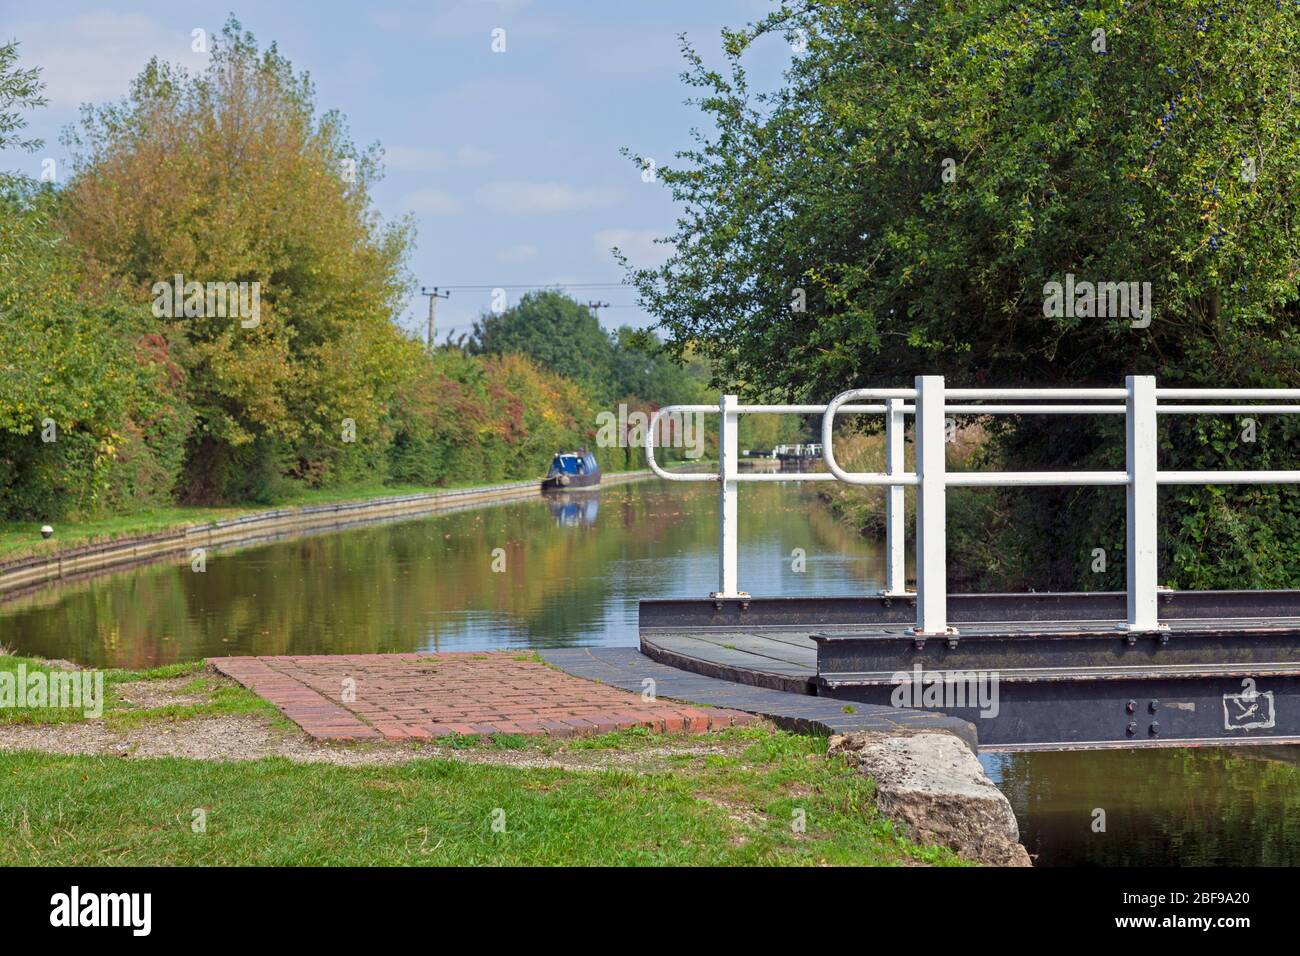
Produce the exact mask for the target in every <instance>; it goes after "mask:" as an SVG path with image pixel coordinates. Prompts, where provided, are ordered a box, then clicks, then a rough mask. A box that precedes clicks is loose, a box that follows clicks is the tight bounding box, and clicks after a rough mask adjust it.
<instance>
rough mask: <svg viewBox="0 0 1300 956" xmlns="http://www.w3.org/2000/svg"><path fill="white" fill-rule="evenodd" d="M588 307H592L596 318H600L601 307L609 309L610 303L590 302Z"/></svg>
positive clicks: (592, 312)
mask: <svg viewBox="0 0 1300 956" xmlns="http://www.w3.org/2000/svg"><path fill="white" fill-rule="evenodd" d="M587 308H589V309H591V314H592V315H594V316H595V317H596V318H598V319H599V318H600V310H601V309H608V308H609V303H608V302H588V303H587Z"/></svg>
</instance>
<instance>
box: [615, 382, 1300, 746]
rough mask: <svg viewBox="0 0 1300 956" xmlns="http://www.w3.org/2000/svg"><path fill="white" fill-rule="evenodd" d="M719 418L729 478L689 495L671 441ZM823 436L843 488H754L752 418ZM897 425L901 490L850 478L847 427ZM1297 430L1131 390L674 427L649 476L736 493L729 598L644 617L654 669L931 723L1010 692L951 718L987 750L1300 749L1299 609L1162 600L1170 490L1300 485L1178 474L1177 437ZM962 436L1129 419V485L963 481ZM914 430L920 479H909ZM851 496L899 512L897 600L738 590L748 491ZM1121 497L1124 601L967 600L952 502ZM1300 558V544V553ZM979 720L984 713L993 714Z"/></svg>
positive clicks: (1120, 595)
mask: <svg viewBox="0 0 1300 956" xmlns="http://www.w3.org/2000/svg"><path fill="white" fill-rule="evenodd" d="M674 413H678V414H680V413H716V414H718V415H719V456H718V457H719V464H718V469H717V471H716V472H703V473H701V472H694V473H680V472H676V473H670V472H667V471H664V470H663V468H662V467H660V465H659V464H658V463H657V462H656V461H655V458H654V436H655V433H656V425H657V422H658V419H659V418H660V417H661V416H663V415H666V414H674ZM790 413H793V414H800V415H820V416H821V417H822V436H821V437H822V440H821V446H822V448H821V452H822V456H823V458H824V461H825V463H826V469H827V470H826V471H824V472H797V473H791V472H741V471H740V470H739V467H738V455H737V424H738V420H739V417H740V416H741V415H746V414H790ZM849 414H854V415H881V416H883V418H884V434H885V470H884V471H883V472H879V473H876V472H849V471H845V470H844V468H842V467H841V466H840V464H839V462H838V461H837V460H836V458H835V450H834V435H833V431H834V425H835V421H836V418H837V416H839V415H849ZM1294 414H1300V389H1220V388H1161V387H1158V386H1157V384H1156V380H1155V378H1154V377H1153V376H1145V375H1134V376H1129V377H1128V378H1126V379H1125V384H1124V387H1123V388H1002V389H999V388H947V387H946V386H945V384H944V379H943V377H942V376H933V375H922V376H918V377H917V378H916V380H915V384H914V386H913V387H912V388H861V389H852V390H850V391H846V392H843V393H841V394H840V395H837V396H836V397H835V398H834V399H833V400H832V401H831V402H830V403H829V404H825V405H745V404H741V403H739V402H738V400H737V397H736V396H735V395H723V396H722V397H721V400H720V402H719V404H718V405H716V406H715V405H674V406H667V407H665V408H662V409H660V410H659V411H658V412H656V413H655V415H654V416H653V417H652V418H651V420H650V424H649V427H648V428H647V429H646V457H647V459H648V463H649V466H650V468H651V469H653V470H654V472H655V473H656V474H657V475H658V476H659V477H660V478H663V479H665V480H667V481H712V482H717V483H718V485H719V503H720V507H719V529H718V588H717V590H716V591H714V592H713V593H711V594H709V595H707V596H703V595H702V596H701V597H700V598H699V599H694V600H646V601H642V602H641V604H640V622H639V623H640V626H639V630H640V638H641V647H642V651H643V652H644V653H646V654H647V655H648V656H650V657H652V658H654V659H656V660H658V661H661V662H662V663H666V664H672V665H673V666H676V667H679V668H684V669H686V670H692V671H696V672H699V673H703V674H708V675H710V676H715V677H724V678H727V679H729V680H735V681H740V682H742V683H748V684H755V685H760V686H765V687H771V688H777V689H782V690H787V691H794V692H798V693H806V694H816V695H819V696H824V697H831V698H836V699H841V700H844V701H846V702H849V701H858V702H863V703H868V704H877V705H879V704H886V705H887V704H891V703H893V704H894V705H895V706H898V701H899V699H900V692H902V693H903V694H904V696H905V699H907V700H909V701H912V703H909V704H908V706H917V704H916V703H915V702H916V701H920V700H921V699H922V694H921V690H922V685H924V686H925V687H929V688H934V687H947V688H950V689H951V688H955V687H967V686H970V687H972V689H973V687H974V684H975V683H977V682H978V683H980V684H981V686H986V685H987V686H988V687H991V689H992V691H993V696H994V700H995V706H991V707H990V706H988V700H987V699H986V695H984V694H980V695H975V694H974V693H972V694H971V695H969V696H966V695H957V696H956V697H954V696H953V695H951V694H949V695H948V696H946V697H942V696H941V698H940V699H941V700H943V701H944V702H945V703H946V704H949V706H939V707H936V708H935V709H937V710H941V711H942V712H943V713H945V714H947V715H949V716H955V717H961V718H964V719H966V720H969V721H970V722H971V723H972V724H973V725H974V726H975V727H976V730H977V733H978V735H979V741H980V747H981V749H984V750H1034V749H1041V750H1058V749H1092V748H1109V747H1150V746H1198V745H1215V746H1218V745H1224V744H1274V745H1275V744H1286V743H1300V590H1249V591H1175V590H1170V589H1167V588H1164V587H1161V586H1160V584H1159V568H1158V550H1157V538H1158V534H1159V492H1160V488H1161V487H1162V486H1169V485H1235V484H1274V485H1280V484H1300V470H1296V471H1222V470H1219V471H1214V470H1202V471H1165V470H1161V469H1160V467H1159V466H1158V462H1157V448H1158V443H1157V423H1158V421H1159V418H1160V416H1162V415H1188V416H1195V415H1251V416H1255V415H1294ZM957 415H966V416H970V415H976V416H979V415H1065V416H1072V415H1117V416H1123V418H1124V423H1125V469H1124V470H1123V471H1045V472H1044V471H1039V472H1034V471H957V470H949V469H948V467H947V462H946V460H945V446H946V442H945V423H946V420H947V419H948V417H949V416H957ZM909 417H910V418H911V419H912V420H913V424H914V441H913V443H914V457H915V465H914V468H913V470H911V471H907V470H906V467H905V462H904V454H903V448H904V432H905V429H906V426H907V419H908V418H909ZM751 481H792V482H793V481H839V482H844V483H846V484H850V485H863V486H880V487H882V488H884V490H885V502H884V504H885V528H886V534H885V580H884V582H883V584H884V587H883V588H882V589H881V590H880V591H879V592H877V593H872V594H865V593H864V594H859V595H850V596H827V597H796V598H764V597H762V596H753V595H750V594H748V593H746V592H744V591H741V590H740V589H739V584H740V579H739V568H738V566H737V544H736V542H737V535H736V530H737V521H738V519H739V510H738V497H739V488H740V485H741V484H743V483H745V482H751ZM1044 486H1058V487H1060V486H1115V487H1122V488H1123V489H1124V494H1125V501H1126V512H1125V526H1126V549H1125V556H1124V561H1125V571H1126V575H1127V580H1126V589H1125V590H1124V591H1119V592H1059V593H1054V592H1033V593H1027V594H950V593H949V592H948V582H947V534H946V508H945V498H946V494H947V489H949V488H954V487H1044ZM907 488H914V489H915V495H916V509H915V535H914V541H915V545H914V551H915V553H914V561H915V569H916V587H915V590H908V588H907V587H906V583H907V579H906V576H905V569H906V557H907V553H906V547H905V517H904V516H905V512H904V495H905V493H906V489H907ZM1297 547H1300V542H1297ZM977 698H978V699H977Z"/></svg>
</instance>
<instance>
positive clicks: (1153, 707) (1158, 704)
mask: <svg viewBox="0 0 1300 956" xmlns="http://www.w3.org/2000/svg"><path fill="white" fill-rule="evenodd" d="M1159 706H1160V701H1158V700H1153V701H1152V702H1151V706H1150V710H1151V713H1153V714H1154V713H1155V712H1156V708H1157V707H1159Z"/></svg>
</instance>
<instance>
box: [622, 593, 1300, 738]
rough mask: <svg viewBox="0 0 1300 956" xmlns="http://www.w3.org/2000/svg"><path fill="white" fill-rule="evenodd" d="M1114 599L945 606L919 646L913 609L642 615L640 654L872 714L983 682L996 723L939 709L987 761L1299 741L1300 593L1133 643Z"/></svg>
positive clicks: (895, 604)
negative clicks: (923, 691) (907, 688)
mask: <svg viewBox="0 0 1300 956" xmlns="http://www.w3.org/2000/svg"><path fill="white" fill-rule="evenodd" d="M1122 599H1123V595H1115V594H1077V595H1076V594H1044V593H1038V594H1031V595H1019V596H1012V595H954V596H950V610H951V614H950V617H949V619H950V620H952V621H954V622H955V623H956V633H955V634H953V635H945V636H937V637H936V636H929V637H926V638H924V639H918V637H917V635H915V634H914V633H912V631H911V627H912V620H913V615H914V608H912V607H911V606H910V602H909V601H908V600H907V599H906V598H905V599H902V600H893V601H888V600H881V599H874V600H873V599H864V598H822V599H816V598H795V599H788V598H787V599H765V598H753V599H739V600H738V599H709V600H702V601H643V602H642V603H641V628H640V631H641V647H642V650H643V651H644V653H645V654H646V655H648V656H649V657H651V658H653V659H655V660H658V661H661V662H663V663H665V664H669V665H672V666H675V667H679V668H682V669H685V670H689V671H694V672H696V673H700V674H705V675H708V676H711V677H718V678H722V679H725V680H730V681H736V682H739V683H746V684H752V685H757V686H760V687H769V688H774V689H778V690H785V691H793V692H797V693H804V694H813V695H819V696H827V697H833V698H837V699H840V700H852V701H859V702H862V703H870V704H876V705H880V704H887V703H890V702H891V701H892V700H894V698H895V696H896V691H898V690H900V689H902V688H904V685H915V686H916V687H921V686H922V685H923V684H925V685H930V684H933V683H934V681H935V680H936V679H937V680H939V681H945V682H948V683H954V682H955V683H961V682H962V681H977V682H980V681H982V682H983V684H985V685H988V688H989V690H990V692H991V693H993V694H994V695H995V704H994V705H992V706H990V707H986V708H984V709H985V710H988V711H989V713H986V714H981V712H980V711H979V709H976V708H974V707H973V705H972V704H971V703H970V701H969V700H964V699H960V698H954V701H953V702H952V703H949V704H939V705H937V707H936V709H938V710H940V711H941V712H944V713H947V714H949V715H951V716H955V717H961V718H963V719H966V720H970V721H971V722H972V723H975V724H976V725H977V727H978V728H979V734H980V738H981V746H984V745H986V744H987V745H990V746H992V747H993V748H995V749H1015V748H1020V747H1026V748H1028V747H1039V746H1046V747H1095V746H1170V745H1180V744H1181V745H1195V744H1204V743H1259V742H1264V741H1270V742H1273V743H1278V742H1281V741H1288V742H1290V741H1296V740H1300V708H1297V707H1295V705H1294V703H1293V701H1297V698H1300V592H1295V591H1289V592H1283V591H1272V592H1254V593H1247V592H1165V593H1162V595H1161V611H1162V615H1161V616H1162V618H1163V620H1164V622H1165V626H1164V627H1163V628H1162V629H1161V630H1160V631H1158V632H1145V633H1140V634H1130V633H1128V632H1126V631H1125V630H1123V611H1122V608H1123V604H1122ZM914 674H915V675H916V676H915V679H914V678H913V675H914ZM971 686H975V684H974V683H972V684H971ZM907 706H917V705H916V704H915V703H912V704H909V705H907ZM927 709H928V705H927Z"/></svg>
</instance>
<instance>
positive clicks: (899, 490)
mask: <svg viewBox="0 0 1300 956" xmlns="http://www.w3.org/2000/svg"><path fill="white" fill-rule="evenodd" d="M905 427H906V426H905V422H904V418H903V400H902V399H901V398H888V399H885V474H887V475H901V474H902V473H903V471H904V464H903V431H904V429H905ZM905 492H906V489H905V488H904V487H903V486H902V485H888V486H886V488H885V587H884V590H882V591H881V592H880V593H881V594H883V595H885V596H886V597H902V596H903V595H905V594H906V593H907V554H906V550H905V540H904V539H905V534H904V528H903V522H904V520H905V515H906V510H905V507H904V499H903V495H904V494H905Z"/></svg>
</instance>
